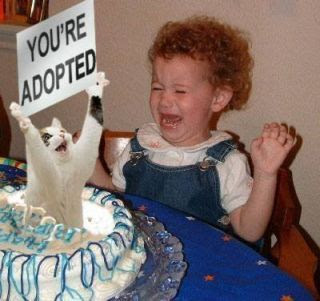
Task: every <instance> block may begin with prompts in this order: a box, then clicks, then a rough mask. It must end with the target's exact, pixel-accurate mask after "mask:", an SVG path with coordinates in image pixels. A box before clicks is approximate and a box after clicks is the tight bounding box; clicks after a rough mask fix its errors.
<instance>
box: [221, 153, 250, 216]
mask: <svg viewBox="0 0 320 301" xmlns="http://www.w3.org/2000/svg"><path fill="white" fill-rule="evenodd" d="M217 169H218V173H219V177H220V193H221V205H222V207H223V208H224V209H225V210H226V211H227V212H228V213H230V212H232V211H233V210H235V209H237V208H239V207H240V206H242V205H244V204H245V203H246V202H247V201H248V198H249V196H250V193H251V190H252V183H253V179H252V177H251V171H250V167H249V163H248V159H247V157H246V155H244V154H242V153H240V152H239V151H237V150H235V151H233V152H232V153H230V155H229V156H228V157H227V158H226V161H225V162H224V163H221V164H218V165H217Z"/></svg>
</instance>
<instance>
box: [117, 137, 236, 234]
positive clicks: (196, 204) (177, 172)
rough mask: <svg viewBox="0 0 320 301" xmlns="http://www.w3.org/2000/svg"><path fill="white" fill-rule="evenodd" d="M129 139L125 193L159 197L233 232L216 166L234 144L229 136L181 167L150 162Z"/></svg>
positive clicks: (124, 169) (136, 143) (156, 198)
mask: <svg viewBox="0 0 320 301" xmlns="http://www.w3.org/2000/svg"><path fill="white" fill-rule="evenodd" d="M130 143H131V152H130V154H131V158H130V160H129V161H128V162H127V163H126V164H125V165H124V167H123V174H124V176H125V179H126V193H128V194H133V195H138V196H141V197H145V198H149V199H153V200H156V201H160V202H161V203H163V204H166V205H168V206H170V207H173V208H176V209H178V210H181V211H184V212H186V213H187V214H190V215H192V216H195V217H196V218H199V219H200V220H203V221H205V222H207V223H210V224H212V225H214V226H216V227H218V228H220V229H222V230H224V231H226V232H229V233H230V232H232V231H231V226H230V223H229V218H228V216H227V212H226V211H225V210H224V209H223V208H222V207H221V200H220V181H219V175H218V172H217V168H216V164H217V163H219V162H222V163H223V162H224V160H225V158H226V156H227V155H228V154H229V153H230V151H232V150H233V149H234V148H235V147H236V146H235V143H234V142H233V141H232V140H227V141H223V142H220V143H218V144H216V145H214V146H212V147H210V148H208V150H207V153H206V155H207V156H206V157H205V158H204V160H203V161H202V162H198V163H196V164H194V165H187V166H181V167H170V166H163V165H159V164H155V163H152V162H151V161H150V160H149V159H148V156H147V155H146V149H144V148H143V147H142V146H141V145H140V144H139V142H138V140H137V138H136V137H134V138H133V139H132V140H131V142H130Z"/></svg>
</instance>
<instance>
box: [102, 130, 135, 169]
mask: <svg viewBox="0 0 320 301" xmlns="http://www.w3.org/2000/svg"><path fill="white" fill-rule="evenodd" d="M133 136H134V132H117V131H109V130H104V131H103V134H102V139H101V144H100V151H99V152H100V159H102V158H103V159H104V160H103V161H104V162H105V163H106V165H107V167H108V169H109V170H110V171H111V170H112V168H113V165H114V163H115V162H116V160H117V158H118V157H119V156H120V155H121V153H122V151H123V150H124V148H125V147H126V145H127V144H128V143H129V141H130V139H131V138H132V137H133ZM101 157H102V158H101Z"/></svg>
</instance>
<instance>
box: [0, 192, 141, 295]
mask: <svg viewBox="0 0 320 301" xmlns="http://www.w3.org/2000/svg"><path fill="white" fill-rule="evenodd" d="M12 188H13V189H12ZM21 189H22V190H24V189H25V186H23V187H16V186H11V188H10V187H9V186H6V187H3V188H2V189H0V190H2V191H5V192H7V193H14V192H15V191H19V190H21ZM85 189H86V190H88V191H89V192H90V191H91V196H90V197H89V198H88V199H89V201H92V202H95V203H97V204H99V205H102V206H106V205H107V203H108V202H111V205H112V206H113V208H114V210H113V218H114V220H115V221H116V223H115V227H114V232H113V233H111V234H109V235H107V236H106V237H105V238H104V239H102V240H100V241H96V242H90V241H88V244H87V246H86V247H85V248H78V249H76V250H75V251H74V252H73V253H72V254H66V253H58V254H49V255H42V254H37V252H38V253H42V252H43V251H44V250H46V249H47V248H48V245H49V241H48V238H49V237H51V238H52V235H51V236H50V234H52V231H55V233H54V234H55V235H54V238H55V239H57V240H59V239H60V240H62V241H63V242H64V243H66V244H68V243H70V242H71V241H72V238H73V237H74V234H75V233H79V232H83V233H84V232H86V230H85V229H84V228H83V229H79V228H69V229H67V231H64V230H65V229H64V226H63V225H62V224H58V225H53V224H42V225H41V224H39V225H38V226H36V227H31V226H30V225H28V226H27V227H25V226H24V225H23V223H22V216H23V214H22V212H23V211H19V212H18V213H19V214H17V212H15V210H14V209H15V208H14V205H11V204H7V205H6V206H4V207H0V224H1V223H2V224H7V225H8V224H9V225H10V226H11V227H13V229H15V230H16V231H15V232H11V233H10V234H8V236H5V235H6V234H5V233H2V234H1V232H4V231H3V229H2V228H1V229H0V248H1V237H2V242H5V243H10V242H12V243H14V244H16V245H18V244H19V243H24V244H27V247H28V248H29V249H30V250H33V251H36V252H35V253H34V254H24V253H21V252H17V251H12V250H0V256H1V254H2V258H1V259H0V298H1V299H2V298H3V297H5V298H6V299H7V300H10V296H11V292H12V290H15V293H16V294H18V295H19V296H20V297H21V298H22V300H30V298H33V299H32V300H40V299H39V298H40V290H41V287H40V281H39V275H40V274H41V267H42V266H43V264H44V263H45V262H46V261H47V260H52V258H54V259H56V260H55V263H54V269H53V273H52V280H54V279H58V277H60V288H59V290H58V291H57V292H56V296H55V299H54V300H62V299H63V297H68V298H69V299H70V298H71V299H74V298H75V300H85V301H86V300H92V298H94V292H93V290H92V285H93V283H94V279H98V280H99V281H102V282H106V281H112V278H113V272H114V268H115V266H116V265H117V262H118V259H119V256H121V254H122V253H123V252H124V251H125V250H126V249H132V250H134V251H135V252H136V253H141V252H145V251H144V248H143V243H142V245H141V242H140V243H139V238H140V235H139V234H137V233H136V232H135V231H134V228H133V224H132V222H131V215H130V213H129V211H128V210H127V209H126V208H125V207H124V206H123V203H122V202H121V201H120V200H118V199H117V198H116V197H115V196H114V195H112V194H110V193H108V192H105V191H101V190H98V189H96V188H94V187H89V188H88V187H87V188H85ZM9 191H10V192H9ZM2 205H3V203H2ZM109 205H110V204H109ZM39 221H41V218H39ZM19 231H24V232H25V233H29V234H30V235H29V236H28V237H23V236H22V235H19ZM20 234H21V232H20ZM35 234H37V235H38V236H37V237H40V236H43V237H44V238H46V240H45V239H44V240H43V241H40V242H37V241H36V240H35ZM23 257H25V258H26V259H25V260H23V261H21V262H20V263H18V260H19V259H21V258H23ZM77 257H78V258H77ZM75 258H76V260H79V264H80V274H79V278H80V280H81V285H82V288H84V289H85V290H86V294H88V296H85V299H84V296H82V295H81V293H80V292H78V291H77V288H73V287H71V286H70V285H69V284H68V274H69V272H74V271H75V270H76V267H75V268H74V269H72V268H70V267H71V266H72V260H74V259H75ZM88 258H89V261H88ZM99 258H100V260H99ZM17 264H20V266H19V267H20V269H19V270H20V273H21V274H20V276H18V277H15V272H14V270H15V268H16V265H17ZM76 266H77V265H76ZM127 272H137V271H127ZM48 279H49V277H48ZM5 283H6V284H7V285H6V287H5V285H4V284H5ZM88 298H89V299H88ZM69 299H68V300H69Z"/></svg>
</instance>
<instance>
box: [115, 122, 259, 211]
mask: <svg viewBox="0 0 320 301" xmlns="http://www.w3.org/2000/svg"><path fill="white" fill-rule="evenodd" d="M137 138H138V141H139V143H140V145H141V146H142V147H143V148H145V149H146V150H147V152H146V154H147V155H148V157H149V159H150V160H151V161H152V162H154V163H156V164H160V165H164V166H185V165H190V164H196V163H197V162H201V161H202V160H203V159H204V158H205V157H206V156H207V155H206V151H207V149H208V148H209V147H211V146H213V145H215V144H218V143H219V142H221V141H224V140H229V139H230V138H231V136H230V135H229V134H227V133H225V132H222V131H212V132H211V137H210V138H209V139H208V140H207V141H204V142H202V143H200V144H197V145H193V146H189V147H176V146H173V145H171V144H170V143H168V142H167V141H166V140H164V139H163V138H162V137H161V134H160V131H159V129H158V127H157V125H156V124H155V123H148V124H145V125H143V126H142V128H140V129H139V131H138V134H137ZM130 150H131V146H130V143H129V144H128V145H127V146H126V148H125V149H124V151H123V153H122V154H121V156H120V157H119V158H118V160H117V162H116V163H115V165H114V166H113V170H112V182H113V184H114V185H115V186H116V187H118V188H120V189H122V190H125V187H126V180H125V177H124V175H123V166H124V165H125V163H126V162H127V161H129V160H130V153H129V152H130ZM216 167H217V171H218V174H219V179H220V196H221V205H222V207H223V208H224V209H225V210H226V211H227V212H228V213H230V212H232V211H233V210H234V209H236V208H238V207H240V206H242V205H243V204H245V203H246V202H247V200H248V198H249V195H250V193H251V190H252V182H253V179H252V177H251V175H250V167H249V165H248V160H247V157H246V156H245V155H244V154H242V153H241V152H239V151H238V150H234V151H231V152H230V154H229V155H228V156H227V157H226V159H225V162H224V163H218V164H217V165H216Z"/></svg>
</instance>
